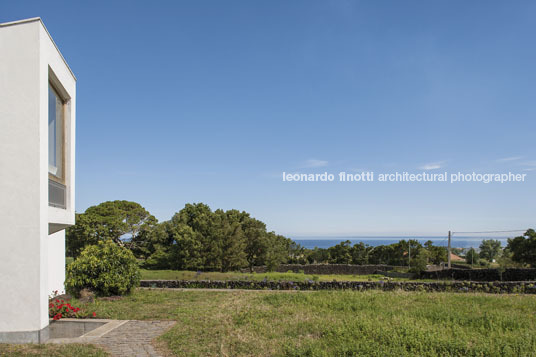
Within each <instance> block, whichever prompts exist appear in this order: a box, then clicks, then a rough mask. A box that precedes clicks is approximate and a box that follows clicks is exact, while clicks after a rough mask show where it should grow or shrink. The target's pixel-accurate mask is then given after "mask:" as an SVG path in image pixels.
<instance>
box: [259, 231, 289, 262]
mask: <svg viewBox="0 0 536 357" xmlns="http://www.w3.org/2000/svg"><path fill="white" fill-rule="evenodd" d="M267 239H268V247H267V250H266V258H265V265H266V267H267V268H268V270H270V271H273V270H274V269H275V268H277V267H278V266H279V265H281V264H284V263H286V262H287V260H288V256H289V253H288V252H289V247H290V244H291V240H290V239H288V238H286V237H284V236H282V235H279V234H275V233H274V232H269V233H268V234H267Z"/></svg>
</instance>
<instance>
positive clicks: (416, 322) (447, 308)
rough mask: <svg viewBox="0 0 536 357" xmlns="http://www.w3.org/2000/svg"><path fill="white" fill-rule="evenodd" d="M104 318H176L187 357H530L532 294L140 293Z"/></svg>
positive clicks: (170, 341) (102, 306)
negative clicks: (440, 356)
mask: <svg viewBox="0 0 536 357" xmlns="http://www.w3.org/2000/svg"><path fill="white" fill-rule="evenodd" d="M90 308H91V309H92V310H95V311H97V314H98V316H99V317H102V318H114V319H140V320H148V319H150V320H158V319H171V320H176V321H178V323H177V324H176V325H175V327H173V328H172V329H171V330H169V331H168V332H167V333H165V334H164V335H163V336H161V337H160V341H161V342H165V343H166V344H167V345H168V347H169V348H170V350H171V351H173V353H174V354H175V355H177V356H362V355H366V356H415V355H419V356H437V355H449V356H530V355H533V354H534V351H536V334H534V331H535V330H536V299H535V298H534V296H527V295H490V294H456V293H418V292H413V293H409V292H381V291H366V292H355V291H319V292H267V291H229V292H212V291H165V290H138V291H136V292H134V293H133V294H132V295H130V296H128V297H125V298H123V299H122V300H118V301H101V300H97V301H96V302H95V303H93V306H91V307H90Z"/></svg>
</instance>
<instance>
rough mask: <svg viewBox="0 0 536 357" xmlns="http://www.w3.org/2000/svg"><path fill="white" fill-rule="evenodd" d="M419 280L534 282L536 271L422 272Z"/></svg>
mask: <svg viewBox="0 0 536 357" xmlns="http://www.w3.org/2000/svg"><path fill="white" fill-rule="evenodd" d="M420 278H421V279H453V280H472V281H530V280H536V269H517V268H516V269H505V270H504V271H503V272H501V271H500V270H499V269H472V270H471V269H469V270H468V269H445V270H438V271H424V272H421V273H420Z"/></svg>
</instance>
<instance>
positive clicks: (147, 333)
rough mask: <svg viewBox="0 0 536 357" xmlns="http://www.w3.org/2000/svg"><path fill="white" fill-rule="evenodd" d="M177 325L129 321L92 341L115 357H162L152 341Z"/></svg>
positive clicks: (165, 322) (172, 323)
mask: <svg viewBox="0 0 536 357" xmlns="http://www.w3.org/2000/svg"><path fill="white" fill-rule="evenodd" d="M174 324H175V322H174V321H128V322H126V323H125V324H123V325H121V326H119V327H117V328H115V329H113V330H112V331H110V332H108V333H106V334H105V335H103V336H101V337H100V338H98V339H96V340H94V341H92V343H94V344H96V345H101V346H103V347H104V348H105V349H106V350H107V351H108V352H110V353H111V354H112V355H113V356H144V357H145V356H151V357H156V356H160V354H158V352H157V351H156V350H155V348H154V347H153V345H152V344H151V341H152V340H153V339H154V338H156V337H158V336H160V335H161V334H163V333H164V332H165V331H166V330H167V329H169V328H170V327H171V326H173V325H174Z"/></svg>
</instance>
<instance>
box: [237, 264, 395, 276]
mask: <svg viewBox="0 0 536 357" xmlns="http://www.w3.org/2000/svg"><path fill="white" fill-rule="evenodd" d="M394 268H396V267H395V266H392V265H354V264H305V265H302V264H281V265H280V266H279V267H277V268H276V269H275V270H274V271H275V272H278V273H286V272H288V271H289V270H290V271H293V272H294V273H299V272H302V271H303V272H304V273H305V274H336V275H343V274H344V275H368V274H374V273H376V272H377V271H390V270H393V269H394ZM241 271H242V272H244V273H248V272H249V269H242V270H241ZM253 271H254V272H255V273H261V274H262V273H266V272H267V271H268V269H267V268H266V266H257V267H253Z"/></svg>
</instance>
